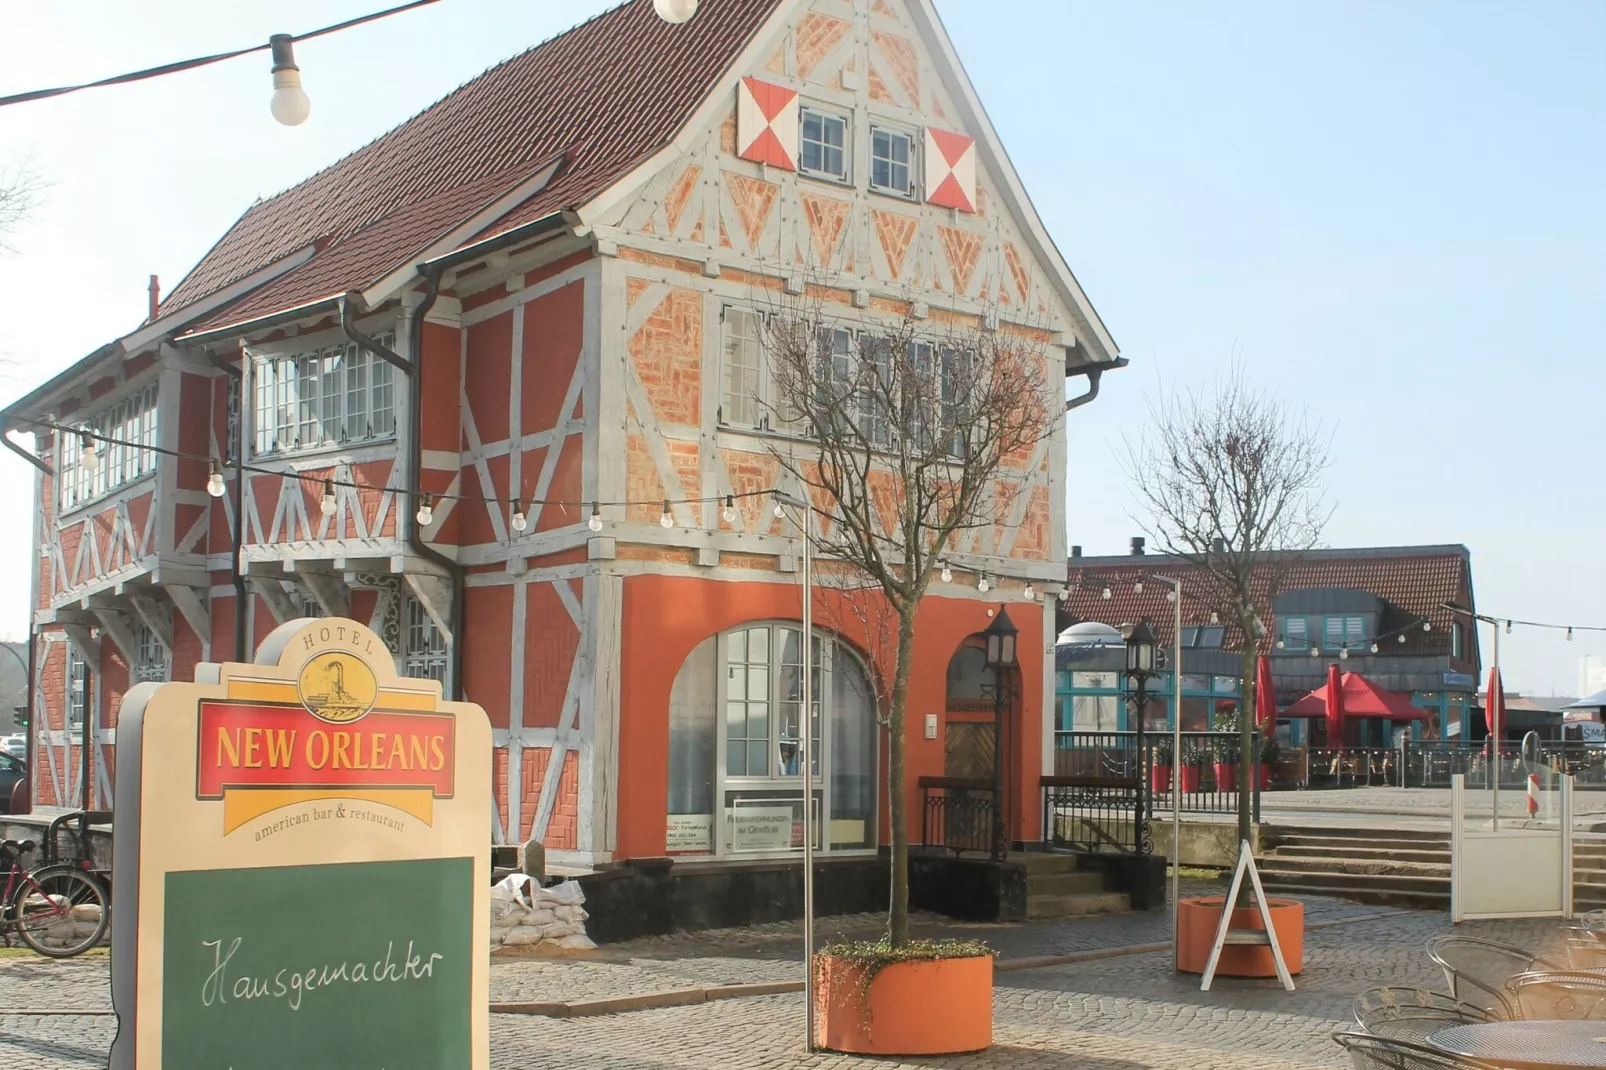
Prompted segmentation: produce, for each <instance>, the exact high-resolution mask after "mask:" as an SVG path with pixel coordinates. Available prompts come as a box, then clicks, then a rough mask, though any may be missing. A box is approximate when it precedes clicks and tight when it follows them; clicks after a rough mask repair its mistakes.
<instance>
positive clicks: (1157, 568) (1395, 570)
mask: <svg viewBox="0 0 1606 1070" xmlns="http://www.w3.org/2000/svg"><path fill="white" fill-rule="evenodd" d="M1145 572H1148V573H1158V574H1161V575H1168V576H1173V577H1175V578H1177V579H1180V580H1181V581H1182V583H1183V595H1184V597H1183V614H1182V623H1183V626H1184V627H1185V628H1186V627H1191V626H1193V625H1203V624H1208V623H1209V620H1210V613H1211V610H1212V609H1215V610H1217V611H1218V613H1219V616H1220V623H1221V625H1222V626H1223V627H1225V628H1226V635H1225V637H1224V638H1223V640H1222V646H1223V648H1225V649H1229V650H1232V649H1236V648H1237V646H1238V643H1239V642H1240V639H1241V636H1242V631H1241V630H1240V629H1239V628H1238V626H1237V625H1236V623H1234V622H1233V621H1232V620H1230V619H1229V615H1228V614H1227V613H1226V612H1225V607H1224V605H1222V604H1215V605H1212V602H1219V600H1218V599H1213V598H1212V596H1211V591H1212V588H1211V585H1210V583H1209V581H1208V580H1207V579H1206V578H1205V576H1204V572H1203V570H1202V569H1200V568H1198V567H1197V566H1195V565H1193V564H1190V563H1189V562H1187V561H1183V560H1181V559H1179V558H1175V557H1170V556H1167V555H1164V554H1145V555H1143V556H1124V557H1073V558H1071V559H1070V561H1069V582H1070V591H1069V597H1068V598H1067V599H1066V601H1065V606H1064V610H1065V612H1066V613H1067V614H1068V615H1069V617H1070V618H1071V619H1072V620H1096V621H1101V622H1103V623H1106V624H1113V625H1117V626H1119V625H1121V624H1125V623H1130V622H1133V621H1137V620H1139V619H1141V618H1144V617H1147V618H1148V619H1149V623H1150V625H1151V626H1152V627H1153V628H1154V631H1155V634H1156V635H1158V636H1159V638H1160V641H1161V642H1162V643H1169V642H1170V641H1171V621H1172V615H1173V609H1172V605H1171V603H1170V602H1169V601H1167V600H1166V591H1168V590H1169V589H1170V588H1169V587H1168V586H1167V585H1166V584H1163V583H1155V582H1152V581H1151V582H1147V583H1145V584H1144V585H1143V593H1142V594H1137V593H1134V591H1133V589H1132V588H1133V583H1134V581H1135V580H1136V579H1137V578H1138V577H1139V576H1140V575H1142V574H1143V573H1145ZM1269 572H1270V569H1269V568H1268V569H1267V570H1266V573H1262V574H1260V575H1259V576H1258V577H1257V578H1258V579H1259V591H1258V593H1257V595H1256V599H1255V600H1256V603H1257V605H1258V606H1259V612H1260V618H1261V620H1262V621H1264V622H1265V624H1266V628H1267V631H1268V634H1267V636H1266V637H1265V638H1264V639H1263V640H1262V641H1261V644H1260V646H1261V652H1262V653H1269V652H1270V651H1271V649H1272V644H1273V643H1274V642H1275V641H1276V637H1275V635H1272V634H1270V633H1271V631H1272V630H1273V628H1274V625H1273V623H1272V612H1271V607H1270V606H1269V605H1268V604H1267V602H1268V599H1267V598H1266V587H1267V583H1268V580H1269V575H1268V574H1269ZM1106 586H1108V587H1109V589H1110V597H1109V598H1108V599H1105V598H1104V597H1103V588H1104V587H1106ZM1321 587H1332V588H1341V589H1346V590H1357V591H1365V592H1368V593H1370V594H1372V595H1375V596H1377V597H1378V598H1381V599H1382V600H1383V601H1384V602H1385V603H1386V604H1387V605H1386V609H1385V612H1384V614H1383V619H1382V621H1381V625H1380V627H1381V630H1382V631H1383V632H1392V631H1394V630H1395V629H1399V628H1406V626H1407V625H1410V624H1413V623H1414V622H1416V621H1419V620H1421V619H1422V618H1424V617H1425V618H1427V620H1428V622H1429V623H1430V624H1431V625H1432V626H1433V627H1432V630H1431V631H1428V632H1423V631H1421V630H1420V629H1419V628H1414V627H1413V628H1408V629H1407V630H1406V631H1405V632H1404V633H1403V634H1404V635H1405V637H1406V638H1405V642H1404V643H1396V642H1394V641H1392V640H1391V641H1390V642H1389V644H1388V649H1387V650H1386V651H1385V653H1390V654H1400V655H1413V656H1439V655H1445V654H1448V653H1449V652H1450V623H1451V621H1452V620H1453V619H1454V618H1453V615H1452V614H1451V613H1450V611H1449V610H1446V609H1442V608H1440V607H1441V606H1442V604H1443V603H1444V602H1446V601H1454V602H1460V603H1467V602H1470V600H1471V597H1472V559H1471V556H1470V555H1469V554H1468V553H1467V549H1466V547H1464V546H1398V547H1381V548H1367V549H1353V550H1314V551H1311V552H1310V553H1308V554H1306V555H1304V557H1303V559H1302V560H1300V561H1298V562H1297V563H1295V564H1294V565H1293V566H1292V568H1291V569H1290V570H1289V572H1288V573H1287V575H1286V576H1284V578H1283V580H1282V582H1281V585H1280V586H1279V591H1280V592H1288V591H1298V590H1308V589H1312V588H1321ZM1469 634H1471V633H1469ZM1474 649H1475V648H1474Z"/></svg>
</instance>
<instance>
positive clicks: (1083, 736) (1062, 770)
mask: <svg viewBox="0 0 1606 1070" xmlns="http://www.w3.org/2000/svg"><path fill="white" fill-rule="evenodd" d="M1240 743H1241V741H1240V738H1239V735H1238V733H1236V732H1184V733H1182V762H1181V764H1180V766H1178V764H1177V763H1175V762H1173V761H1172V754H1171V749H1172V739H1171V735H1170V733H1167V732H1146V733H1144V737H1143V749H1144V755H1143V758H1142V760H1141V761H1139V758H1138V754H1137V733H1135V732H1056V733H1055V734H1054V777H1055V778H1060V777H1119V778H1125V779H1133V780H1139V781H1140V782H1141V783H1142V784H1143V785H1144V787H1146V789H1147V790H1146V791H1144V792H1143V795H1144V799H1145V807H1144V809H1145V814H1146V816H1148V817H1150V818H1152V817H1153V816H1154V814H1155V812H1156V811H1158V812H1161V813H1164V812H1168V811H1170V809H1171V795H1172V792H1173V791H1176V792H1178V793H1179V803H1180V809H1181V810H1182V811H1183V812H1185V813H1193V814H1200V813H1204V814H1231V813H1237V811H1238V760H1237V756H1238V749H1239V746H1240ZM1262 747H1263V741H1262V738H1261V736H1260V735H1259V734H1258V733H1257V734H1256V736H1255V742H1254V753H1255V757H1256V758H1257V759H1258V758H1259V757H1260V755H1261V752H1262ZM1279 764H1280V763H1279ZM1256 765H1257V769H1256V774H1255V776H1254V777H1253V778H1252V779H1251V790H1252V791H1253V803H1252V805H1253V810H1254V818H1255V820H1256V821H1258V820H1260V793H1261V791H1263V790H1264V789H1265V788H1266V787H1267V785H1268V783H1269V782H1270V779H1271V774H1272V772H1273V770H1274V768H1277V767H1279V766H1271V767H1268V766H1263V765H1261V764H1260V763H1259V762H1258V761H1257V762H1256Z"/></svg>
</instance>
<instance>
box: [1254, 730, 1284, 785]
mask: <svg viewBox="0 0 1606 1070" xmlns="http://www.w3.org/2000/svg"><path fill="white" fill-rule="evenodd" d="M1282 756H1283V752H1282V747H1281V746H1280V745H1279V744H1278V743H1277V737H1276V736H1262V737H1260V766H1259V769H1258V772H1259V776H1260V784H1259V787H1260V790H1261V791H1265V790H1266V789H1267V788H1269V787H1271V771H1272V769H1274V768H1275V767H1276V765H1277V763H1278V762H1280V761H1282Z"/></svg>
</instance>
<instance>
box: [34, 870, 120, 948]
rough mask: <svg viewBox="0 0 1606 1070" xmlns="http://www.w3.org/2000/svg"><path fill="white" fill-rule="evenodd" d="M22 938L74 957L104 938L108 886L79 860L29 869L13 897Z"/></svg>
mask: <svg viewBox="0 0 1606 1070" xmlns="http://www.w3.org/2000/svg"><path fill="white" fill-rule="evenodd" d="M11 916H12V918H14V919H15V922H16V926H17V935H18V936H20V937H22V942H23V943H25V944H27V945H28V946H29V947H31V948H33V949H34V950H35V951H37V952H39V954H41V955H49V956H50V957H51V958H53V959H66V958H72V957H73V956H74V955H81V954H83V953H84V952H85V951H88V950H89V949H90V948H92V947H94V946H95V945H96V944H98V943H100V941H101V938H102V937H104V936H105V935H106V926H107V925H109V924H110V923H111V918H112V912H111V897H110V896H108V895H107V894H106V886H105V885H104V884H102V883H101V882H100V881H99V880H97V879H96V878H95V877H93V876H91V875H90V874H88V873H85V872H84V871H83V870H81V869H78V868H76V867H74V866H46V867H44V868H42V869H36V870H34V871H33V872H31V873H29V874H28V875H27V876H25V877H24V878H23V880H22V884H21V885H20V886H19V887H18V888H17V890H16V892H15V893H13V894H12V897H11Z"/></svg>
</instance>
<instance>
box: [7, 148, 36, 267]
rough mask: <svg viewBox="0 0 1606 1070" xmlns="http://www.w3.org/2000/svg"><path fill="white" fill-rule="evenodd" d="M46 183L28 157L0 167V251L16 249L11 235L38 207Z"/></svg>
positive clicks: (9, 251) (13, 250) (14, 250)
mask: <svg viewBox="0 0 1606 1070" xmlns="http://www.w3.org/2000/svg"><path fill="white" fill-rule="evenodd" d="M47 185H48V184H47V183H46V182H45V180H44V178H43V177H41V176H40V174H39V172H38V171H36V170H34V169H33V166H32V165H31V164H30V163H28V161H26V160H24V161H22V162H20V163H16V164H11V165H9V166H5V167H0V252H7V253H15V252H16V251H17V250H16V249H15V248H14V247H13V246H12V245H11V237H12V235H13V234H15V233H16V230H17V228H18V227H19V226H21V225H22V223H23V222H24V221H25V220H27V218H28V217H29V216H30V215H32V214H33V212H34V209H36V208H38V207H39V204H40V202H41V201H42V200H43V199H44V192H45V189H46V188H47Z"/></svg>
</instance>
